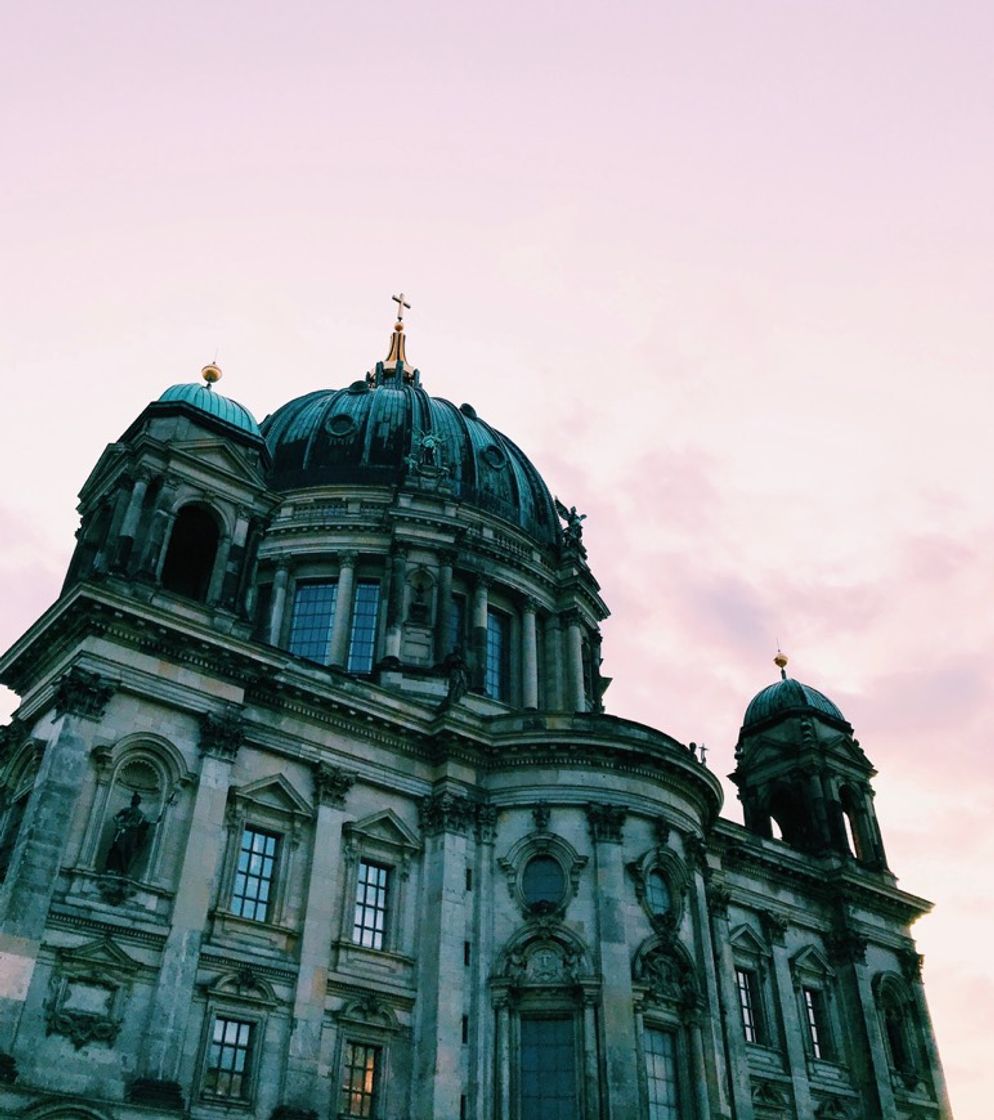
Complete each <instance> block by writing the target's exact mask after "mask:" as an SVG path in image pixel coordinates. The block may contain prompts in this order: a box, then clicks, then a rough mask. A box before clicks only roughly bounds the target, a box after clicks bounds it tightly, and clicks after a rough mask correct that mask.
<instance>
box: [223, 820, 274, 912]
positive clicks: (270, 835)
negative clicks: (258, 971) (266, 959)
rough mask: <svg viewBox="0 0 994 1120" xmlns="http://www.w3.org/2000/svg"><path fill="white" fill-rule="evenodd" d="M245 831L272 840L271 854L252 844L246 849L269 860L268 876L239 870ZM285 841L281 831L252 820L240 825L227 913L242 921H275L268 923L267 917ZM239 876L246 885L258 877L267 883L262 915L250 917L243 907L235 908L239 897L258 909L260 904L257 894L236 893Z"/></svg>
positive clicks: (272, 900)
mask: <svg viewBox="0 0 994 1120" xmlns="http://www.w3.org/2000/svg"><path fill="white" fill-rule="evenodd" d="M246 833H251V834H252V836H253V837H257V836H261V837H264V838H265V839H266V840H272V841H273V853H272V855H267V853H266V852H265V851H263V852H262V853H258V852H256V850H255V848H254V846H253V847H250V848H248V849H247V850H248V852H249V854H250V856H251V855H257V854H261V855H262V858H263V860H266V859H269V860H270V862H271V864H272V870H271V872H270V874H269V877H268V878H264V877H263V876H261V875H251V874H250V873H249V871H248V870H247V869H246V870H245V871H244V872H243V871H242V870H241V866H240V865H241V862H242V858H241V857H242V853H243V852H245V851H246V848H245V836H246ZM285 842H286V838H285V837H284V835H283V834H282V833H281V832H275V831H273V830H272V829H269V828H260V827H259V826H258V825H256V824H255V822H254V821H246V822H245V823H244V824H243V825H242V835H241V838H240V840H239V845H238V852H237V855H236V863H235V873H234V876H233V877H232V886H231V894H230V895H229V896H228V911H229V913H231V914H232V915H234V917H236V918H241V919H242V921H246V922H259V923H261V924H275V923H270V922H269V919H270V916H271V913H272V911H273V909H274V908H275V903H276V891H277V890H278V888H279V870H280V862H281V857H282V854H283V852H282V849H283V846H284V844H285ZM240 876H243V877H244V878H245V880H246V885H247V883H248V881H249V880H251V879H258V880H259V882H260V883H262V882H265V883H267V884H268V887H269V890H268V892H267V896H268V897H267V898H266V899H265V900H264V905H265V916H264V917H262V918H259V917H257V916H256V915H254V914H253V915H252V916H251V917H249V916H247V915H246V914H245V913H244V909H243V910H238V909H236V906H235V903H236V901H237V900H239V899H240V900H241V901H242V903H243V904H244V903H246V902H247V903H251V904H252V905H253V906H255V907H256V908H257V909H258V906H259V904H260V900H259V896H258V894H256V895H255V897H253V898H249V896H248V895H247V894H244V893H243V894H241V895H239V894H238V891H237V887H238V879H239V877H240Z"/></svg>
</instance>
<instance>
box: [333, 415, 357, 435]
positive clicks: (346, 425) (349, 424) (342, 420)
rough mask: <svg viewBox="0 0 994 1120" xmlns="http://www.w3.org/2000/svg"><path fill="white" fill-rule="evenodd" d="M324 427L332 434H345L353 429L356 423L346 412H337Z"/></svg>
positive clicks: (349, 433) (348, 433)
mask: <svg viewBox="0 0 994 1120" xmlns="http://www.w3.org/2000/svg"><path fill="white" fill-rule="evenodd" d="M326 427H327V429H328V431H329V432H330V433H331V435H333V436H347V435H351V434H352V432H354V431H355V427H356V423H355V421H354V420H353V419H352V417H351V416H349V414H348V413H347V412H339V413H337V414H336V415H335V416H332V417H331V418H330V419H329V420H328V422H327V424H326Z"/></svg>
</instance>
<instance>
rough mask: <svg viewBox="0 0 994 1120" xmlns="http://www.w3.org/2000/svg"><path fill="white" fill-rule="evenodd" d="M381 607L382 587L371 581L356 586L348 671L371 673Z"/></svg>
mask: <svg viewBox="0 0 994 1120" xmlns="http://www.w3.org/2000/svg"><path fill="white" fill-rule="evenodd" d="M379 605H380V585H379V584H378V583H373V582H372V581H369V580H360V581H359V583H358V584H356V593H355V607H354V609H353V612H352V637H351V639H350V641H349V660H348V670H349V672H350V673H370V672H372V670H373V655H374V652H375V650H376V614H377V611H378V609H379Z"/></svg>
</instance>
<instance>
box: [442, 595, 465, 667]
mask: <svg viewBox="0 0 994 1120" xmlns="http://www.w3.org/2000/svg"><path fill="white" fill-rule="evenodd" d="M465 644H466V599H465V597H464V596H463V595H453V596H452V599H451V601H450V603H449V634H448V641H447V645H446V650H445V652H446V653H452V651H453V650H456V649H462V648H463V647H464V646H465Z"/></svg>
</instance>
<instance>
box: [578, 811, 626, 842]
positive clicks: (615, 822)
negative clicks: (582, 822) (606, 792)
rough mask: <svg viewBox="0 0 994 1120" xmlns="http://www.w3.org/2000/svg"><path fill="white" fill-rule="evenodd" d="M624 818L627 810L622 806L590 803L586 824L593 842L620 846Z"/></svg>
mask: <svg viewBox="0 0 994 1120" xmlns="http://www.w3.org/2000/svg"><path fill="white" fill-rule="evenodd" d="M626 816H628V810H627V809H626V808H625V807H624V806H623V805H608V804H605V803H597V802H591V803H590V804H589V805H588V806H587V824H588V825H589V826H590V836H591V838H592V839H593V841H594V842H595V843H599V842H605V843H609V844H620V843H621V826H622V825H623V824H624V822H625V817H626Z"/></svg>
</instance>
